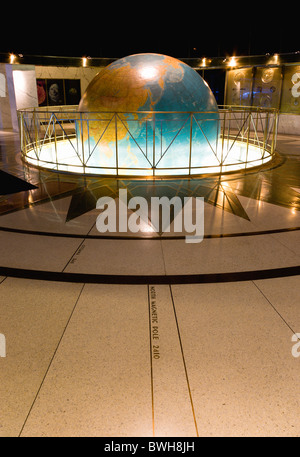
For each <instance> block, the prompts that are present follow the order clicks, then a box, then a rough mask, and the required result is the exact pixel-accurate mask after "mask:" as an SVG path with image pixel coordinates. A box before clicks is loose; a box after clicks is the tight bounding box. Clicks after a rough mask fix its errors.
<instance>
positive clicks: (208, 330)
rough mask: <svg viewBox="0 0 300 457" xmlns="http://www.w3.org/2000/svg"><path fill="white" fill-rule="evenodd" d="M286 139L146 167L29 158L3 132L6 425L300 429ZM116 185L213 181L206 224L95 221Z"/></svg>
mask: <svg viewBox="0 0 300 457" xmlns="http://www.w3.org/2000/svg"><path fill="white" fill-rule="evenodd" d="M277 151H278V156H277V158H276V160H275V161H274V162H272V163H271V164H269V165H266V166H264V168H263V169H261V170H252V171H251V172H250V171H248V172H247V173H239V174H232V175H224V176H221V177H203V178H202V179H196V178H194V179H191V180H184V179H179V180H174V179H173V180H168V181H162V180H157V181H155V182H153V181H148V182H147V183H145V182H144V181H138V180H136V181H134V180H132V181H128V180H121V179H120V180H113V179H111V180H109V179H107V178H105V179H104V178H99V177H98V178H92V177H76V176H70V175H66V174H56V173H53V172H52V173H51V172H49V171H43V170H35V169H33V168H29V167H27V166H26V165H25V164H24V163H23V162H22V160H21V157H20V145H19V139H18V135H17V134H15V133H13V132H10V131H1V132H0V161H1V167H0V168H1V175H0V333H1V334H3V335H4V336H5V341H6V348H5V349H6V351H5V355H6V356H5V357H1V358H0V366H1V370H0V380H1V383H0V411H1V415H0V436H19V435H20V436H107V437H114V436H116V437H119V436H120V437H123V436H125V437H126V436H128V437H133V436H148V437H149V436H150V437H151V436H167V437H168V436H174V437H180V436H188V437H193V436H299V435H300V424H299V421H298V419H297V417H298V415H299V412H300V400H299V398H300V377H299V369H300V357H299V358H298V357H295V355H298V352H297V350H295V348H294V351H293V346H295V345H296V344H297V343H296V342H295V341H292V338H293V335H294V334H295V333H300V312H299V298H300V294H299V286H300V268H299V260H300V211H299V209H300V137H297V136H283V135H280V136H279V137H278V142H277ZM146 184H147V185H146ZM120 188H126V189H127V190H128V195H129V196H144V197H145V198H147V199H149V197H151V196H153V195H156V196H162V195H166V196H168V197H171V196H174V195H178V196H180V197H181V198H183V197H186V196H192V197H197V196H202V197H204V201H205V203H204V215H205V217H204V240H203V241H202V242H201V243H191V244H188V243H186V242H185V235H186V233H185V232H182V233H177V232H176V231H175V230H174V220H175V219H174V220H173V222H172V223H171V230H170V232H168V233H166V232H165V233H161V232H159V231H158V233H157V232H155V231H153V229H152V228H151V227H150V228H149V224H148V221H142V224H141V227H142V231H141V232H138V233H134V234H133V233H130V232H129V233H123V232H122V233H121V232H115V233H105V234H101V233H99V232H98V230H97V228H96V218H97V216H98V214H99V210H97V209H96V201H97V199H98V198H99V197H101V196H111V197H113V198H115V199H116V203H117V206H118V190H119V189H120ZM129 213H130V210H129ZM176 216H178V214H177V215H176V214H175V215H173V217H174V218H176ZM0 349H1V348H0ZM293 354H294V355H293ZM2 355H3V353H2ZM299 355H300V350H299Z"/></svg>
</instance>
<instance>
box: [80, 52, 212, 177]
mask: <svg viewBox="0 0 300 457" xmlns="http://www.w3.org/2000/svg"><path fill="white" fill-rule="evenodd" d="M79 111H80V112H81V113H82V114H81V119H82V121H81V125H80V128H79V129H78V138H79V139H81V142H83V144H84V150H88V151H89V157H88V159H87V160H88V165H89V166H90V167H93V166H97V167H103V173H111V172H112V170H113V169H115V168H116V167H118V172H119V174H142V175H147V174H149V169H150V170H151V169H155V174H161V175H163V174H166V175H168V174H186V173H188V172H191V173H197V171H199V170H200V169H201V170H203V167H205V166H208V165H209V166H211V165H218V160H217V157H216V153H215V151H216V143H217V132H218V119H219V116H218V107H217V103H216V100H215V98H214V95H213V93H212V91H211V90H210V88H209V86H208V84H207V83H206V82H205V81H204V80H203V79H202V78H201V76H200V75H199V74H198V73H197V72H196V71H195V70H193V69H192V68H191V67H189V66H188V65H186V64H184V63H183V62H181V61H180V60H177V59H175V58H172V57H169V56H165V55H161V54H135V55H131V56H128V57H124V58H122V59H119V60H117V61H115V62H113V63H112V64H110V65H108V66H107V67H106V68H105V69H104V70H103V71H101V72H100V73H98V74H97V75H96V76H95V78H94V79H93V80H92V81H91V83H90V84H89V86H88V87H87V90H86V92H85V93H84V95H83V97H82V99H81V101H80V104H79ZM116 113H117V114H116ZM85 160H86V159H85ZM137 170H139V172H138V173H136V171H137Z"/></svg>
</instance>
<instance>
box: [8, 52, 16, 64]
mask: <svg viewBox="0 0 300 457" xmlns="http://www.w3.org/2000/svg"><path fill="white" fill-rule="evenodd" d="M15 60H16V56H15V55H14V54H10V56H9V63H11V64H13V63H14V61H15Z"/></svg>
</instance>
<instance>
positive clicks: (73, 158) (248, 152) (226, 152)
mask: <svg viewBox="0 0 300 457" xmlns="http://www.w3.org/2000/svg"><path fill="white" fill-rule="evenodd" d="M220 143H221V142H220ZM271 159H272V155H271V154H270V153H269V152H266V151H265V153H264V151H263V150H262V148H261V147H260V146H256V145H249V144H248V145H247V144H246V143H244V142H239V141H232V140H227V139H226V140H224V141H223V143H222V152H221V151H220V152H219V153H217V154H216V156H215V157H214V160H213V161H212V160H211V159H210V160H208V159H207V160H206V161H205V160H203V163H202V165H201V166H199V167H191V168H190V167H182V168H180V167H176V168H175V167H171V166H170V167H169V168H151V167H149V168H147V169H145V168H138V167H136V168H122V167H119V168H118V169H117V168H116V167H114V168H111V167H101V166H88V165H87V164H86V165H83V163H82V162H83V159H82V158H81V157H80V156H79V155H78V154H77V152H76V139H73V140H61V141H57V142H56V143H48V144H44V145H43V146H42V149H41V151H40V152H39V154H38V155H37V154H36V152H35V149H30V150H28V151H27V153H26V159H25V160H26V162H28V163H30V164H31V165H34V166H37V167H41V168H47V169H50V170H53V171H57V172H67V173H78V174H90V175H110V176H137V177H147V176H151V177H153V176H179V175H180V176H184V175H186V176H188V175H201V174H207V173H226V172H234V171H239V170H245V169H249V168H253V167H257V166H261V165H263V164H265V163H267V162H269V161H270V160H271ZM208 162H209V163H208Z"/></svg>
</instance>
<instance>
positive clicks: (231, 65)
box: [228, 56, 237, 67]
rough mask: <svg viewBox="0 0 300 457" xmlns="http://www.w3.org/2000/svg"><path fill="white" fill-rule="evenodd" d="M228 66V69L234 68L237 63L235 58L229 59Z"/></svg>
mask: <svg viewBox="0 0 300 457" xmlns="http://www.w3.org/2000/svg"><path fill="white" fill-rule="evenodd" d="M228 65H229V66H230V67H236V65H237V62H236V58H235V57H234V56H232V57H231V59H230V61H229V63H228Z"/></svg>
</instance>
